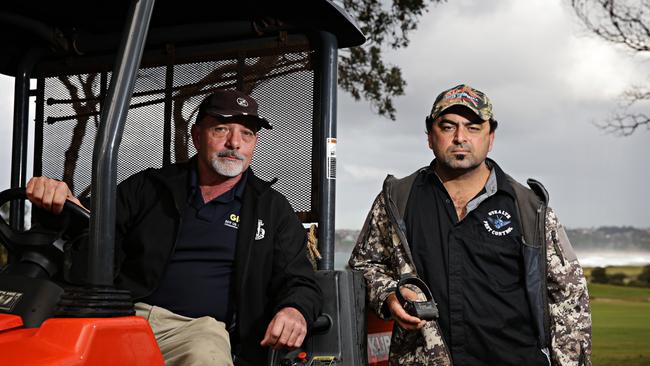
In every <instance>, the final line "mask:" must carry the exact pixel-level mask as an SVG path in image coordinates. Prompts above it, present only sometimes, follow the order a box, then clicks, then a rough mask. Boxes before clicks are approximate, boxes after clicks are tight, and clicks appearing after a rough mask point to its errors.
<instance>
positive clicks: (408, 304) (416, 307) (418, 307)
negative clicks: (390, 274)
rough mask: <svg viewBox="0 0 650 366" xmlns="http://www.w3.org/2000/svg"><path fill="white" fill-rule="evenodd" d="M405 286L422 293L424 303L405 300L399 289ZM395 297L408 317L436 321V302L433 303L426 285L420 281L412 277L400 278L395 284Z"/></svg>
mask: <svg viewBox="0 0 650 366" xmlns="http://www.w3.org/2000/svg"><path fill="white" fill-rule="evenodd" d="M405 285H412V286H415V287H417V288H418V289H420V291H422V293H424V296H426V298H427V299H426V301H418V300H408V299H405V298H404V296H402V293H401V292H400V289H401V288H402V287H403V286H405ZM395 295H396V296H397V301H399V303H400V305H402V307H403V308H404V310H406V312H407V313H409V315H412V316H415V317H418V318H420V319H422V320H436V319H438V307H437V306H436V302H435V301H433V295H432V294H431V291H430V290H429V287H427V284H426V283H424V281H422V280H421V279H419V278H417V277H414V276H410V277H404V278H402V279H401V280H399V282H398V283H397V287H396V288H395Z"/></svg>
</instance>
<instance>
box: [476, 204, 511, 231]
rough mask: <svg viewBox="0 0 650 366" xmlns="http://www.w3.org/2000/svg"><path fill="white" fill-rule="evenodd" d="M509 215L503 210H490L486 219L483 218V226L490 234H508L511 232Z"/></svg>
mask: <svg viewBox="0 0 650 366" xmlns="http://www.w3.org/2000/svg"><path fill="white" fill-rule="evenodd" d="M510 218H511V216H510V214H509V213H508V212H507V211H504V210H492V211H490V212H488V217H487V220H483V226H484V227H485V230H487V231H488V232H489V233H490V234H492V235H495V236H503V235H508V234H510V233H511V232H512V226H508V225H510V224H511V223H512V220H511V219H510Z"/></svg>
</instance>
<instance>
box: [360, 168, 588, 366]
mask: <svg viewBox="0 0 650 366" xmlns="http://www.w3.org/2000/svg"><path fill="white" fill-rule="evenodd" d="M416 173H417V172H416ZM414 174H415V173H414ZM412 176H413V175H412ZM407 179H408V177H407V178H404V179H402V180H396V179H395V178H393V177H392V176H390V175H389V176H388V178H386V181H385V182H384V189H383V191H382V193H380V194H379V195H378V196H377V198H376V199H375V202H374V203H373V205H372V208H371V210H370V213H369V214H368V217H367V219H366V222H365V224H364V227H363V229H362V231H361V234H360V235H359V239H358V240H357V243H356V246H355V248H354V250H353V251H352V255H351V257H350V260H349V264H350V266H351V267H352V268H353V269H355V270H359V271H362V272H363V274H364V277H365V279H366V283H367V295H368V300H369V305H370V307H371V308H372V309H373V310H374V311H375V312H376V313H377V314H378V315H379V317H381V318H383V319H387V318H389V317H390V314H389V313H388V311H387V310H386V308H385V307H384V302H385V301H386V299H387V297H388V295H390V294H391V293H392V292H394V290H395V286H396V284H397V281H398V280H399V279H400V278H401V277H402V276H405V275H416V276H417V273H416V269H415V266H414V265H413V261H412V259H411V253H410V251H409V246H408V243H407V242H406V237H405V234H404V227H405V226H404V221H403V218H402V216H401V215H400V212H402V215H403V212H404V207H405V206H406V202H395V201H394V200H393V199H392V198H391V191H392V190H394V186H395V185H396V184H395V182H396V181H397V182H399V181H405V180H407ZM508 179H509V183H510V184H512V185H513V188H515V192H516V196H517V205H518V207H519V210H520V211H522V212H524V213H527V215H526V214H521V213H520V220H521V221H522V222H521V225H522V228H523V231H524V233H526V232H527V231H528V232H529V233H531V234H529V235H528V238H526V236H527V235H526V234H524V240H525V241H526V242H525V243H524V248H522V249H523V250H522V252H523V256H524V265H525V266H526V268H525V271H526V272H525V273H526V276H527V278H526V283H527V284H532V285H528V286H527V293H528V298H529V301H530V302H531V303H532V304H531V309H532V310H533V318H534V319H535V323H536V324H535V327H536V330H537V334H538V337H539V339H538V343H539V344H540V348H541V349H542V351H543V352H544V353H545V354H546V355H547V356H548V357H549V361H550V362H549V364H551V365H554V366H569V365H572V366H573V365H591V314H590V309H589V296H588V293H587V283H586V280H585V277H584V274H583V271H582V268H581V267H580V265H579V264H578V261H577V258H576V256H575V254H574V252H573V249H572V247H571V244H570V243H569V240H568V238H567V235H566V232H565V230H564V227H563V226H562V225H561V224H560V223H559V221H558V220H557V217H556V216H555V213H554V212H553V210H552V209H551V208H549V207H548V206H547V205H546V202H548V196H547V194H546V191H545V190H544V188H543V187H542V186H541V184H539V183H537V182H535V181H533V180H529V182H528V183H529V185H530V186H531V188H534V189H535V193H533V190H531V189H528V188H526V187H524V186H523V185H521V184H519V183H517V182H516V181H514V179H512V178H510V177H508ZM410 182H411V183H412V180H411V181H410ZM406 185H407V186H406V189H408V190H409V191H410V184H409V183H408V182H406ZM540 187H541V190H540ZM403 189H404V188H403ZM406 196H407V197H408V195H406ZM540 196H541V197H542V198H541V199H540ZM402 201H406V199H403V200H402ZM387 202H388V205H387ZM542 215H543V217H544V220H541V217H542ZM535 218H536V219H535ZM534 221H537V222H538V223H539V225H538V224H537V223H536V222H534ZM542 238H543V239H542ZM549 345H550V346H549ZM389 364H390V365H414V366H420V365H452V364H453V363H452V360H451V356H450V353H449V350H448V349H447V346H446V345H445V343H444V341H443V338H442V333H441V331H440V328H439V325H438V323H437V322H436V321H429V322H427V323H426V325H425V326H424V327H423V328H422V329H421V330H419V331H406V330H404V329H402V328H400V327H399V326H397V323H395V326H394V328H393V335H392V339H391V345H390V359H389Z"/></svg>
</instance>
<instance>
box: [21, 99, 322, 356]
mask: <svg viewBox="0 0 650 366" xmlns="http://www.w3.org/2000/svg"><path fill="white" fill-rule="evenodd" d="M257 111H258V107H257V102H256V101H255V100H254V99H253V98H251V97H250V96H248V95H246V94H244V93H241V92H239V91H235V90H220V91H216V92H214V93H213V94H211V95H209V96H208V97H207V98H205V99H204V100H203V102H202V103H201V105H200V107H199V111H198V114H197V118H196V123H195V124H194V125H193V126H192V131H191V132H192V142H193V143H194V147H195V148H196V150H197V154H196V156H194V157H192V158H191V159H190V160H189V161H188V162H185V163H178V164H174V165H171V166H167V167H163V168H161V169H148V170H145V171H142V172H140V173H138V174H135V175H133V176H131V177H130V178H128V179H127V180H125V181H124V182H122V183H121V184H120V185H119V186H118V190H117V218H116V221H117V223H116V224H117V225H116V226H117V227H116V263H117V265H118V269H117V270H116V275H117V278H116V280H115V284H116V286H118V287H119V288H124V289H128V290H130V291H131V294H132V296H133V298H134V299H135V300H136V301H138V302H137V303H136V306H135V307H136V314H137V315H140V316H143V317H145V318H147V319H148V321H149V324H150V325H151V327H152V330H153V331H154V335H155V336H156V340H157V341H158V345H159V346H160V349H161V351H162V353H163V357H164V358H165V363H166V364H167V365H232V364H233V360H234V363H235V364H236V365H255V366H256V365H263V364H265V363H266V362H267V349H265V348H263V347H274V348H280V347H298V346H300V345H301V344H302V341H303V339H304V337H305V335H306V333H307V329H308V326H309V325H310V324H311V323H312V322H313V321H314V320H315V319H316V317H317V316H318V314H319V313H320V309H321V302H322V294H321V290H320V288H319V287H318V285H317V284H316V282H315V278H314V273H313V270H312V268H311V264H310V263H309V261H308V259H307V254H306V246H305V240H306V233H305V230H304V228H303V226H302V224H301V223H300V221H299V220H298V218H297V216H296V215H295V213H294V211H293V209H292V208H291V206H290V204H289V202H288V201H287V200H286V198H285V197H284V196H282V195H281V194H280V193H279V192H277V191H275V190H274V189H273V188H271V183H269V182H265V181H262V180H261V179H259V178H257V177H256V176H255V175H254V173H253V171H252V170H251V169H250V168H249V165H250V163H251V159H252V157H253V151H254V149H255V145H256V143H257V140H258V134H257V132H258V131H259V130H260V128H262V127H264V128H267V129H270V128H271V125H270V124H269V122H268V121H267V120H266V119H264V118H262V117H260V116H259V115H258V112H257ZM27 196H28V198H29V199H30V200H31V201H32V202H33V203H34V204H36V205H38V206H41V207H43V208H45V209H49V210H52V211H54V212H60V211H61V209H62V207H63V204H64V202H65V200H66V199H69V200H71V201H73V202H75V203H77V204H79V203H80V202H79V200H77V198H75V197H74V196H73V195H72V193H71V192H70V190H69V189H68V186H67V185H66V184H65V183H63V182H60V181H57V180H53V179H49V178H46V177H39V178H33V179H31V180H30V181H29V183H28V185H27ZM231 353H232V357H231Z"/></svg>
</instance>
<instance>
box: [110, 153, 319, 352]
mask: <svg viewBox="0 0 650 366" xmlns="http://www.w3.org/2000/svg"><path fill="white" fill-rule="evenodd" d="M191 164H192V163H191V162H188V163H181V164H174V165H171V166H168V167H164V168H162V169H147V170H145V171H142V172H140V173H138V174H135V175H133V176H131V177H130V178H128V179H127V180H125V181H124V182H122V183H121V184H120V185H119V186H118V189H117V215H116V216H117V219H116V224H117V225H116V226H117V229H116V241H115V243H116V246H115V247H116V261H117V263H118V270H117V271H116V273H117V279H116V286H118V287H120V288H125V289H128V290H130V291H131V293H132V295H133V298H134V299H135V300H137V299H139V298H143V297H145V296H147V295H149V294H151V293H152V292H153V291H154V290H155V289H156V288H157V287H158V284H159V281H160V279H161V278H162V275H163V273H164V271H165V268H166V266H167V263H168V261H169V259H170V256H171V254H172V252H173V250H174V246H175V243H176V239H177V235H178V232H179V230H178V229H179V226H180V225H181V218H182V212H183V211H184V209H185V205H187V202H188V201H187V194H188V192H187V190H188V187H189V173H190V169H191ZM240 217H241V221H240V226H239V233H238V238H237V248H236V254H235V276H234V289H235V291H234V299H232V300H233V301H234V304H235V309H236V320H235V322H236V328H235V332H234V333H231V338H233V341H234V343H235V344H237V343H239V345H238V346H236V347H235V348H234V349H233V353H234V354H235V356H236V358H235V360H236V364H241V365H245V364H251V365H261V364H264V363H266V358H267V353H266V352H267V351H266V350H265V349H263V348H262V347H261V346H260V345H259V343H260V341H261V340H262V338H263V336H264V332H265V331H266V328H267V326H268V324H269V322H270V320H271V319H272V318H273V316H274V315H275V313H276V312H277V311H278V310H280V309H281V308H283V307H287V306H292V307H295V308H297V309H298V310H300V312H301V313H302V314H303V316H304V317H305V319H306V320H307V324H308V325H309V324H311V323H312V322H313V321H314V320H315V319H316V317H317V316H318V314H319V313H320V310H321V302H322V294H321V290H320V288H319V286H318V285H317V284H316V282H315V279H314V273H313V270H312V268H311V264H310V263H309V261H308V259H307V254H306V246H305V240H306V232H305V230H304V228H303V226H302V224H301V223H300V221H299V220H298V218H297V217H296V215H295V213H294V211H293V209H292V208H291V205H290V204H289V202H288V201H287V199H286V198H285V197H284V196H283V195H282V194H280V193H279V192H277V191H276V190H274V189H272V188H271V183H269V182H265V181H263V180H261V179H259V178H257V177H256V176H254V175H253V172H252V171H250V170H249V175H248V179H247V181H246V188H245V191H244V198H243V202H242V208H241V213H240Z"/></svg>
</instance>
